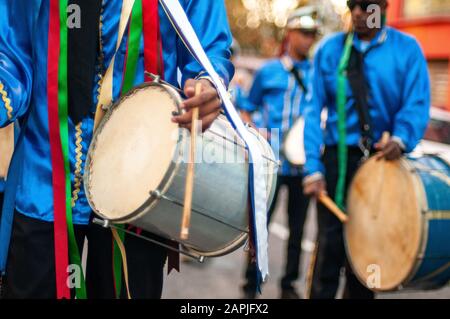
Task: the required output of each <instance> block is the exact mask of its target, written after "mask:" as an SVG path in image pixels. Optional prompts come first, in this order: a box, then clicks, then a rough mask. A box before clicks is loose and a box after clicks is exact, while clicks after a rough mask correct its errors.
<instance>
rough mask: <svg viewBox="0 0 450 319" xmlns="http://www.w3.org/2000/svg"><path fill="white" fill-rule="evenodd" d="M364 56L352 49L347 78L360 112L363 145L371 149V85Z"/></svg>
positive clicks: (356, 106) (355, 104)
mask: <svg viewBox="0 0 450 319" xmlns="http://www.w3.org/2000/svg"><path fill="white" fill-rule="evenodd" d="M366 53H367V52H366ZM364 56H365V54H364V53H361V52H359V51H357V50H356V49H355V47H354V46H353V47H352V52H351V55H350V59H349V61H348V67H347V78H348V81H349V84H350V87H351V89H352V91H353V97H354V99H355V103H354V106H355V108H356V110H357V112H358V117H359V126H360V129H361V137H362V143H363V144H365V145H364V146H365V147H367V148H369V147H370V146H371V143H372V141H373V134H372V121H371V118H370V108H369V85H368V83H367V79H366V77H365V73H364Z"/></svg>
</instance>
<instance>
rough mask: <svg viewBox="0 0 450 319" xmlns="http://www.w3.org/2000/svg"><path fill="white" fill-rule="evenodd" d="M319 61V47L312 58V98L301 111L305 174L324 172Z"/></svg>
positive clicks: (323, 89) (320, 56)
mask: <svg viewBox="0 0 450 319" xmlns="http://www.w3.org/2000/svg"><path fill="white" fill-rule="evenodd" d="M321 63H322V50H321V49H319V50H318V51H317V53H316V55H315V58H314V69H313V84H312V87H313V91H312V92H313V94H312V98H311V100H310V101H309V102H307V103H306V105H305V108H304V112H303V116H304V119H305V130H304V146H305V156H306V163H305V167H304V175H305V176H311V175H317V174H318V173H322V174H324V173H325V169H324V166H323V163H322V161H321V155H322V146H323V144H324V139H323V131H322V127H321V114H322V110H323V108H324V105H325V85H324V80H323V75H322V73H321V67H320V66H321Z"/></svg>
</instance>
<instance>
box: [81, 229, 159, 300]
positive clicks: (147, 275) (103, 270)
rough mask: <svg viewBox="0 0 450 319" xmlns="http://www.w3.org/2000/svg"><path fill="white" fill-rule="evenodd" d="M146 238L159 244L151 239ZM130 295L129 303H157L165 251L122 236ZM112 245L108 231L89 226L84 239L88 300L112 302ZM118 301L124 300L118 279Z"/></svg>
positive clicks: (152, 236)
mask: <svg viewBox="0 0 450 319" xmlns="http://www.w3.org/2000/svg"><path fill="white" fill-rule="evenodd" d="M142 235H144V236H146V237H151V238H152V239H156V240H160V241H163V239H162V238H158V237H157V236H155V235H152V234H149V233H145V232H144V233H143V234H142ZM125 249H126V254H127V264H128V276H129V281H130V294H131V297H132V298H133V299H159V298H161V294H162V288H163V277H164V274H163V271H164V265H165V262H166V259H167V250H166V249H165V248H163V247H161V246H158V245H156V244H152V243H150V242H147V241H145V240H143V239H140V238H137V237H135V236H132V235H128V234H127V235H126V236H125ZM112 252H113V242H112V234H111V230H109V229H105V228H102V227H101V226H98V225H94V224H93V225H91V227H90V230H89V237H88V259H87V269H86V285H87V292H88V298H93V299H114V298H115V285H114V281H113V257H112V256H113V253H112ZM120 296H121V298H126V287H125V280H124V279H123V278H122V290H121V294H120Z"/></svg>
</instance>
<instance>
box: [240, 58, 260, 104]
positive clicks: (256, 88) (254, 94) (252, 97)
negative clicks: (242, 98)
mask: <svg viewBox="0 0 450 319" xmlns="http://www.w3.org/2000/svg"><path fill="white" fill-rule="evenodd" d="M263 79H264V67H263V68H262V69H260V70H259V71H258V72H256V74H255V78H254V80H253V84H252V87H251V88H250V91H249V92H248V96H247V101H246V103H245V104H244V105H243V106H242V110H243V111H246V112H249V113H253V112H256V111H258V110H259V109H260V108H261V107H262V104H263V96H264V86H263Z"/></svg>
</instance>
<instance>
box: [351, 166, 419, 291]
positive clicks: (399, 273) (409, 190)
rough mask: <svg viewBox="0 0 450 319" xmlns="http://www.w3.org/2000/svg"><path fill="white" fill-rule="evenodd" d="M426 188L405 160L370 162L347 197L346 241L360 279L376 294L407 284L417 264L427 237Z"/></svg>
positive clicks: (362, 169) (356, 177)
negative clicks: (423, 242) (425, 218)
mask: <svg viewBox="0 0 450 319" xmlns="http://www.w3.org/2000/svg"><path fill="white" fill-rule="evenodd" d="M424 198H425V197H424V193H423V187H422V186H421V184H420V180H419V178H418V176H417V175H416V174H415V173H413V172H412V167H411V165H409V163H408V161H407V160H406V159H402V160H400V161H396V162H387V161H384V160H381V161H377V160H376V159H374V158H372V159H370V160H368V161H367V162H366V163H365V164H364V165H363V166H362V167H361V168H360V170H359V171H358V172H357V174H356V176H355V177H354V179H353V182H352V185H351V187H350V190H349V194H348V201H347V210H348V213H349V221H348V223H347V224H346V226H345V241H346V249H347V254H348V257H349V260H350V263H351V265H352V267H353V270H354V271H355V273H356V275H357V276H358V278H359V279H360V280H361V282H362V283H363V284H364V285H366V286H367V287H368V288H371V289H373V290H375V291H377V290H378V291H389V290H394V289H397V288H398V287H400V286H401V285H402V284H404V283H405V282H406V281H407V280H408V279H409V277H410V276H411V275H413V272H414V271H415V266H416V264H417V258H418V256H419V252H420V250H421V245H422V238H423V233H424V230H423V227H424V226H423V225H424V223H423V220H422V213H421V212H422V209H423V208H424V205H426V204H425V203H424V200H425V199H424Z"/></svg>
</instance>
